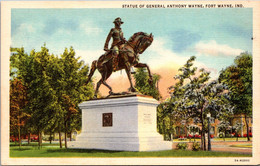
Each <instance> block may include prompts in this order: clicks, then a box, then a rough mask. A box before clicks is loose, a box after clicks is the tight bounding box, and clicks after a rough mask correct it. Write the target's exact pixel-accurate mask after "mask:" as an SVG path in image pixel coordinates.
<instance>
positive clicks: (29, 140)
mask: <svg viewBox="0 0 260 166" xmlns="http://www.w3.org/2000/svg"><path fill="white" fill-rule="evenodd" d="M30 143H31V133H28V145H30Z"/></svg>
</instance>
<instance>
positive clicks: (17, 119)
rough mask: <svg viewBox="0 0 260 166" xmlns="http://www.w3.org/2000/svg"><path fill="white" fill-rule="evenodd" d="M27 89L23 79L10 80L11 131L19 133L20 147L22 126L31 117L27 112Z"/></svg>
mask: <svg viewBox="0 0 260 166" xmlns="http://www.w3.org/2000/svg"><path fill="white" fill-rule="evenodd" d="M27 103H28V100H27V89H26V87H25V86H24V85H23V83H22V81H20V80H18V79H17V78H15V79H14V80H11V81H10V133H11V134H14V135H16V134H18V141H19V147H21V127H23V126H24V124H25V121H26V120H27V119H28V118H29V116H30V115H29V114H27V113H26V110H25V108H26V105H27Z"/></svg>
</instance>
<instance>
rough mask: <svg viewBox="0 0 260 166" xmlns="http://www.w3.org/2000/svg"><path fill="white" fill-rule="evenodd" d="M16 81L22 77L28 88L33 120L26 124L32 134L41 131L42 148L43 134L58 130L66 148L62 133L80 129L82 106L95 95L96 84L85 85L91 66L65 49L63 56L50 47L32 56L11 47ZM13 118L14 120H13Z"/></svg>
mask: <svg viewBox="0 0 260 166" xmlns="http://www.w3.org/2000/svg"><path fill="white" fill-rule="evenodd" d="M11 51H12V52H14V53H13V54H12V55H11V73H10V76H11V78H12V79H15V78H19V79H20V80H21V82H22V83H23V85H24V86H25V87H26V88H27V94H26V95H27V96H26V97H27V100H28V103H27V105H26V111H27V112H28V113H29V114H30V117H31V118H30V119H29V120H28V121H27V123H26V125H25V126H26V127H27V130H28V133H30V132H32V131H37V133H38V135H39V137H38V138H39V144H38V145H39V147H41V142H42V133H43V132H48V133H50V135H51V134H52V133H53V132H55V131H58V132H59V135H60V147H61V148H62V141H61V132H63V131H64V133H65V147H67V140H66V138H67V134H68V132H70V133H71V132H72V131H73V130H74V129H80V126H81V112H80V109H79V108H78V106H77V105H78V103H80V102H81V101H83V100H88V99H90V98H91V97H92V96H93V95H94V90H93V86H92V85H85V82H86V79H87V78H86V76H87V73H88V66H87V65H85V64H84V62H83V61H79V59H80V58H76V55H75V51H74V49H73V48H72V47H71V48H70V50H69V51H68V49H65V51H64V53H63V54H62V55H61V57H58V56H54V55H53V54H50V53H49V50H48V49H47V48H46V45H44V46H43V47H41V50H40V51H39V52H35V50H32V51H31V52H30V55H28V54H26V53H25V52H24V49H23V48H21V49H18V48H11ZM10 118H11V117H10Z"/></svg>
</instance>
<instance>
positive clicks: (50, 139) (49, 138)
mask: <svg viewBox="0 0 260 166" xmlns="http://www.w3.org/2000/svg"><path fill="white" fill-rule="evenodd" d="M49 139H50V144H51V141H52V137H51V132H50V138H49Z"/></svg>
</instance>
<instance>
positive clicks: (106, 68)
mask: <svg viewBox="0 0 260 166" xmlns="http://www.w3.org/2000/svg"><path fill="white" fill-rule="evenodd" d="M114 23H115V28H112V29H111V31H110V33H109V34H108V37H107V40H106V43H105V47H104V50H105V51H107V52H106V53H105V54H103V55H101V56H100V57H99V59H98V60H95V61H93V62H92V65H91V70H90V73H89V75H88V79H87V83H88V82H89V81H90V79H91V77H92V75H93V74H94V72H95V70H96V69H98V71H99V72H100V74H101V76H102V77H101V79H100V80H99V81H98V82H97V86H96V91H95V97H96V95H97V93H98V89H99V87H100V85H101V84H104V85H105V86H106V87H108V89H109V96H110V95H116V94H117V93H114V92H113V91H112V88H111V87H110V86H109V85H108V84H107V83H106V80H107V79H108V78H109V77H110V75H111V74H112V72H113V71H118V70H122V69H125V71H126V73H127V76H128V79H129V82H130V88H129V89H128V91H130V92H136V89H135V88H134V87H133V83H132V80H131V72H130V68H131V67H132V66H133V67H137V68H139V67H146V68H147V70H148V74H149V80H148V81H149V83H150V84H151V83H152V75H151V72H150V69H149V67H148V65H147V64H145V63H139V54H142V53H143V52H144V51H145V50H146V49H147V48H148V47H149V46H150V45H151V44H152V42H153V35H152V34H147V33H144V32H138V33H135V34H134V35H133V36H132V37H130V39H129V40H128V41H127V40H125V39H124V37H123V33H122V31H121V28H120V25H121V24H122V23H123V22H122V21H121V18H116V19H115V21H114ZM111 37H113V43H112V46H111V49H110V50H109V49H108V43H109V40H110V38H111Z"/></svg>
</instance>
